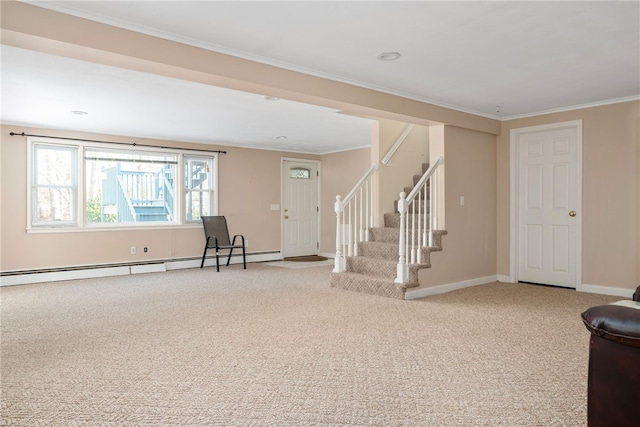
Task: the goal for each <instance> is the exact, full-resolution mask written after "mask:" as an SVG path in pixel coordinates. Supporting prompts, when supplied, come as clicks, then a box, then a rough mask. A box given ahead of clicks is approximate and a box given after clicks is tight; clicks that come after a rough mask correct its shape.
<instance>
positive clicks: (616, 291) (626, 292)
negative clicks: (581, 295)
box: [576, 283, 635, 299]
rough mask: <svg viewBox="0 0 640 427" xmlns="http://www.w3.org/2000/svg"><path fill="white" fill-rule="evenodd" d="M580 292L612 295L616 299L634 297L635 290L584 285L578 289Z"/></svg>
mask: <svg viewBox="0 0 640 427" xmlns="http://www.w3.org/2000/svg"><path fill="white" fill-rule="evenodd" d="M576 290H577V291H578V292H587V293H590V294H601V295H611V296H616V297H623V298H629V299H631V297H632V296H633V293H634V292H635V289H626V288H611V287H609V286H600V285H588V284H586V283H583V284H582V285H581V286H580V287H579V288H578V289H576Z"/></svg>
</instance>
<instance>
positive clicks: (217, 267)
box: [216, 249, 220, 272]
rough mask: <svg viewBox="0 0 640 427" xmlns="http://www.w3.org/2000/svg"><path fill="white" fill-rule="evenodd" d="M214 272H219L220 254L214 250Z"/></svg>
mask: <svg viewBox="0 0 640 427" xmlns="http://www.w3.org/2000/svg"><path fill="white" fill-rule="evenodd" d="M216 271H217V272H220V252H218V250H217V249H216Z"/></svg>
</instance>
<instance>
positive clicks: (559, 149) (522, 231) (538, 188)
mask: <svg viewBox="0 0 640 427" xmlns="http://www.w3.org/2000/svg"><path fill="white" fill-rule="evenodd" d="M516 144H517V152H518V154H517V157H518V168H517V170H518V197H517V199H518V201H517V203H518V230H517V234H518V238H517V240H518V256H517V258H518V260H517V265H518V281H521V282H532V283H540V284H548V285H556V286H563V287H570V288H576V286H577V271H576V264H577V262H576V255H577V251H578V236H579V235H578V233H579V227H578V225H579V223H580V221H578V218H577V216H578V215H580V214H581V212H580V206H579V205H578V201H579V197H578V173H579V172H578V167H577V165H578V128H577V126H574V125H572V126H565V127H562V126H559V127H555V128H549V129H543V130H532V131H528V132H521V133H518V134H517V137H516Z"/></svg>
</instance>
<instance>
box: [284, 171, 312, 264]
mask: <svg viewBox="0 0 640 427" xmlns="http://www.w3.org/2000/svg"><path fill="white" fill-rule="evenodd" d="M282 189H283V197H282V233H283V235H282V241H283V247H282V255H283V257H284V258H287V257H294V256H304V255H317V254H318V251H319V241H318V224H319V220H318V218H319V215H320V214H319V206H318V163H317V162H305V161H297V160H285V161H283V167H282Z"/></svg>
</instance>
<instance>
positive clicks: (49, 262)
mask: <svg viewBox="0 0 640 427" xmlns="http://www.w3.org/2000/svg"><path fill="white" fill-rule="evenodd" d="M12 131H13V132H17V133H21V132H25V133H32V134H44V135H52V136H62V137H72V138H89V139H97V140H107V141H114V142H128V141H127V139H126V138H122V137H115V136H109V135H96V134H84V133H77V132H64V131H54V130H46V129H31V128H24V127H16V126H2V130H1V132H2V134H1V135H0V143H1V145H0V156H1V157H0V159H1V162H2V163H1V177H0V180H1V181H0V183H1V185H2V195H1V198H0V200H1V206H2V213H1V216H0V218H1V221H2V222H1V223H0V231H1V233H2V238H1V239H0V240H1V242H0V244H1V252H0V255H1V257H2V260H1V264H0V270H1V271H3V272H7V271H19V270H33V269H46V268H54V267H68V266H82V265H98V264H109V263H122V262H134V261H140V260H156V259H163V260H166V259H180V258H189V257H198V256H200V255H202V249H203V246H204V239H203V237H202V236H203V234H202V228H201V226H199V225H197V226H183V227H173V228H165V229H154V230H122V231H114V230H111V231H81V232H48V233H42V232H38V233H27V231H26V227H27V223H26V218H27V212H26V209H27V144H26V139H25V138H24V137H17V136H9V132H12ZM129 141H130V139H129ZM138 142H140V141H138ZM144 143H146V144H154V143H155V144H161V145H163V146H172V147H178V148H181V147H182V148H198V149H216V148H220V147H212V146H203V145H198V144H187V143H177V142H167V141H151V140H146V141H144ZM222 148H224V150H226V151H227V154H221V155H220V156H219V161H218V168H219V174H218V179H219V195H218V202H219V213H220V214H221V215H225V216H226V217H227V221H228V223H229V229H230V230H229V231H230V233H232V234H235V233H241V234H244V235H245V237H246V238H247V239H249V243H250V246H249V249H248V250H249V252H250V253H252V252H263V251H279V250H280V213H279V212H278V211H272V210H271V209H270V205H271V204H279V203H280V192H281V191H280V187H281V184H280V163H281V158H282V157H296V158H305V159H312V160H319V157H318V156H313V155H300V154H295V153H286V152H276V151H267V150H251V149H244V148H235V147H222ZM365 154H367V153H365ZM363 157H365V156H363ZM334 228H335V226H334ZM131 246H136V247H137V248H138V251H137V254H136V255H131V254H130V247H131ZM145 246H146V247H148V248H149V252H147V253H146V254H145V253H144V252H142V250H140V249H141V248H142V247H145Z"/></svg>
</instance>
